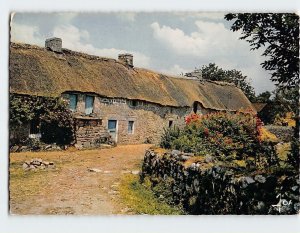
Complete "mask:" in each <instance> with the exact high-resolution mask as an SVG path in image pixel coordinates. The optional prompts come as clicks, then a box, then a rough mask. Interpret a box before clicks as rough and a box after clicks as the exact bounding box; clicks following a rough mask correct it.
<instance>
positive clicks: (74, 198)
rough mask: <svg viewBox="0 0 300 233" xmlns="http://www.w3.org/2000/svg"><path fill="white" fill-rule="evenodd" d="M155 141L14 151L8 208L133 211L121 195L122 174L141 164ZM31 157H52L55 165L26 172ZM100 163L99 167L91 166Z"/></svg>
mask: <svg viewBox="0 0 300 233" xmlns="http://www.w3.org/2000/svg"><path fill="white" fill-rule="evenodd" d="M150 146H151V145H147V144H144V145H124V146H118V147H115V148H112V149H102V150H84V151H77V150H75V151H55V152H24V153H11V154H10V181H9V184H10V187H9V189H10V212H11V213H12V214H21V215H23V214H24V215H25V214H62V215H65V214H69V215H71V214H76V215H100V214H130V212H128V211H127V208H126V206H125V205H124V203H122V200H120V198H119V193H118V185H119V182H120V179H121V177H122V176H123V175H124V174H127V173H131V171H136V170H137V169H139V167H140V164H141V160H142V158H143V156H144V153H145V150H146V149H148V148H149V147H150ZM33 158H42V159H43V160H48V161H53V162H54V163H55V165H56V168H55V169H49V170H37V171H24V170H23V169H22V163H23V162H24V161H26V160H30V159H33ZM91 168H96V172H92V171H89V170H90V169H91Z"/></svg>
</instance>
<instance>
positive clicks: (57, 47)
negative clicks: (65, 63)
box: [45, 37, 62, 53]
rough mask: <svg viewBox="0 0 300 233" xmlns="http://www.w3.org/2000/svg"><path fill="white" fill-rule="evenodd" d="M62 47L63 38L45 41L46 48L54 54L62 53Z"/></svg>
mask: <svg viewBox="0 0 300 233" xmlns="http://www.w3.org/2000/svg"><path fill="white" fill-rule="evenodd" d="M61 47H62V40H61V38H57V37H52V38H49V39H46V41H45V48H46V49H49V50H51V51H53V52H56V53H61V52H62V49H61Z"/></svg>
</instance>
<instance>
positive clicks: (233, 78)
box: [201, 63, 255, 101]
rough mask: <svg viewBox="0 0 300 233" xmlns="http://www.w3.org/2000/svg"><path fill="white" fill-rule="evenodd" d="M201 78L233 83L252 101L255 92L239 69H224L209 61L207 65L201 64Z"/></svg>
mask: <svg viewBox="0 0 300 233" xmlns="http://www.w3.org/2000/svg"><path fill="white" fill-rule="evenodd" d="M201 71H202V78H203V79H206V80H212V81H223V82H229V83H233V84H234V85H235V86H238V87H240V88H241V90H242V91H243V92H244V93H245V95H246V96H247V98H248V99H249V100H250V101H254V99H255V92H254V88H253V87H252V86H251V84H250V82H249V81H248V80H247V76H244V75H243V74H242V72H241V71H239V70H235V69H233V70H224V69H222V68H219V67H218V66H217V65H216V64H215V63H210V64H208V65H207V66H202V68H201Z"/></svg>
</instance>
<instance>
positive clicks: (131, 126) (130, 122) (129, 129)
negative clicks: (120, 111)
mask: <svg viewBox="0 0 300 233" xmlns="http://www.w3.org/2000/svg"><path fill="white" fill-rule="evenodd" d="M133 131H134V121H128V134H133Z"/></svg>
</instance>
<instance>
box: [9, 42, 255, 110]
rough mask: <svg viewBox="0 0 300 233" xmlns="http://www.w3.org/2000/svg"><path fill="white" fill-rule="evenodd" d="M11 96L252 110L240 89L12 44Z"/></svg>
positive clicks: (111, 61)
mask: <svg viewBox="0 0 300 233" xmlns="http://www.w3.org/2000/svg"><path fill="white" fill-rule="evenodd" d="M9 70H10V92H12V93H19V94H29V95H42V96H59V95H61V93H64V92H67V91H79V92H89V93H96V94H98V95H100V96H106V97H113V98H114V97H115V98H126V99H136V100H144V101H149V102H152V103H157V104H160V105H166V106H176V107H181V106H192V105H193V103H194V101H198V102H200V103H201V104H202V105H203V106H204V107H205V108H210V109H216V110H238V109H240V108H244V109H245V108H251V109H253V106H252V105H251V103H250V102H249V100H248V99H247V98H246V96H245V95H244V93H243V92H242V91H241V90H240V89H239V88H237V87H235V86H233V85H230V84H226V83H215V82H208V81H201V82H200V81H199V80H188V79H185V78H178V77H171V76H167V75H163V74H159V73H156V72H153V71H150V70H146V69H141V68H129V67H126V66H125V65H124V64H122V63H120V62H118V61H116V60H114V59H109V58H101V57H97V56H91V55H88V54H84V53H79V52H73V51H70V50H67V49H63V53H62V54H56V53H54V52H51V51H48V50H46V49H45V48H41V47H37V46H33V45H26V44H16V43H11V46H10V66H9Z"/></svg>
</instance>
